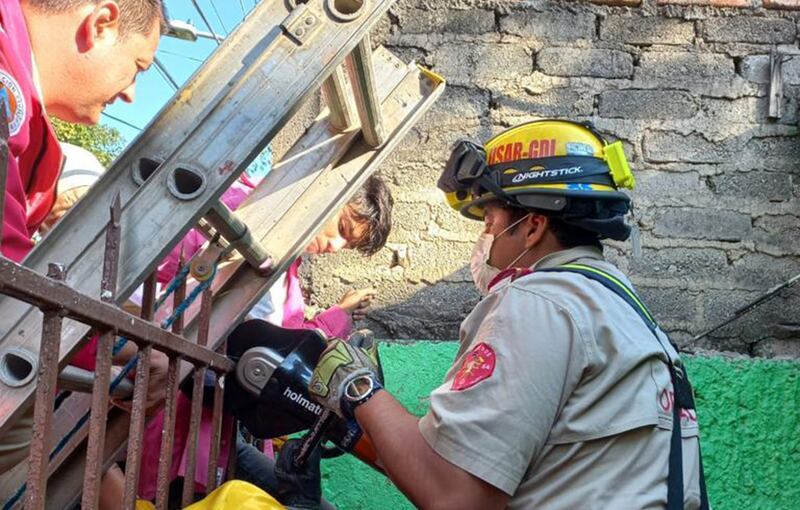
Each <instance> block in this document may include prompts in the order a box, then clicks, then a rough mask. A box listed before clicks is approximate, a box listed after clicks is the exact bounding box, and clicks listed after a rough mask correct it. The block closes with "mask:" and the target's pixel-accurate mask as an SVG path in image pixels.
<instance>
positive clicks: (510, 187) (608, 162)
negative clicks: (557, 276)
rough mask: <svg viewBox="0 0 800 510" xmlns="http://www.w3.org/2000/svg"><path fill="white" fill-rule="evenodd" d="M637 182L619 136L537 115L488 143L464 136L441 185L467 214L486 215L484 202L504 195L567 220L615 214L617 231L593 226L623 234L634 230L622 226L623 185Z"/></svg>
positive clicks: (455, 205)
mask: <svg viewBox="0 0 800 510" xmlns="http://www.w3.org/2000/svg"><path fill="white" fill-rule="evenodd" d="M634 182H635V181H634V178H633V174H632V173H631V170H630V167H629V166H628V162H627V160H626V159H625V153H624V151H623V149H622V143H621V142H614V143H611V144H609V143H607V142H606V141H605V140H604V139H603V137H602V136H601V135H600V134H599V133H598V132H597V131H596V130H595V129H594V127H593V126H591V124H588V123H587V124H580V123H576V122H572V121H566V120H539V121H533V122H527V123H525V124H521V125H518V126H515V127H513V128H510V129H507V130H506V131H503V132H502V133H500V134H498V135H497V136H495V137H493V138H492V139H490V140H489V141H487V142H486V144H485V145H484V146H483V147H481V146H480V145H478V144H475V143H473V142H469V141H460V142H458V143H457V144H456V146H455V147H454V148H453V152H452V153H451V155H450V159H449V160H448V162H447V166H446V167H445V170H444V172H443V173H442V176H441V177H440V179H439V188H441V189H442V190H443V191H444V192H445V196H446V200H447V203H448V204H449V205H450V207H452V208H453V209H455V210H457V211H459V212H461V214H463V215H464V216H466V217H467V218H471V219H476V220H480V219H482V218H483V206H484V204H486V203H488V202H491V201H496V200H500V201H502V202H504V203H506V204H508V205H511V206H515V207H520V208H524V209H530V210H534V211H537V212H540V213H542V214H549V215H552V216H557V217H562V218H570V219H576V218H577V217H589V218H588V219H590V218H591V217H592V216H598V215H599V217H600V218H601V219H604V220H608V219H614V220H615V222H616V223H617V225H616V226H612V230H614V232H612V233H609V232H606V231H605V227H598V228H597V229H596V228H592V229H591V230H595V231H598V229H599V231H598V234H600V235H601V237H611V238H614V239H618V238H620V237H622V236H623V232H622V230H625V232H624V237H627V232H628V229H627V228H626V229H622V230H620V229H619V228H618V227H619V225H624V223H621V222H622V216H624V214H625V213H627V211H628V210H629V208H630V198H629V197H628V195H627V194H625V193H623V192H622V191H620V190H619V188H629V189H633V186H634ZM617 220H618V221H617ZM572 223H577V222H574V221H573V222H572ZM580 226H581V227H584V228H587V227H586V225H580ZM590 226H591V225H590Z"/></svg>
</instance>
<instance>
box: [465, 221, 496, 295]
mask: <svg viewBox="0 0 800 510" xmlns="http://www.w3.org/2000/svg"><path fill="white" fill-rule="evenodd" d="M493 243H494V236H493V235H492V234H487V233H486V232H484V233H482V234H481V235H480V236H478V240H477V241H475V246H474V247H473V248H472V257H471V258H470V259H469V269H470V271H471V272H472V281H473V282H475V287H476V288H477V289H478V292H480V293H481V296H485V295H486V294H488V293H489V283H490V282H491V281H492V279H493V278H494V277H495V276H497V274H498V273H499V272H500V270H499V269H497V268H496V267H494V266H490V265H489V254H490V253H491V252H492V244H493Z"/></svg>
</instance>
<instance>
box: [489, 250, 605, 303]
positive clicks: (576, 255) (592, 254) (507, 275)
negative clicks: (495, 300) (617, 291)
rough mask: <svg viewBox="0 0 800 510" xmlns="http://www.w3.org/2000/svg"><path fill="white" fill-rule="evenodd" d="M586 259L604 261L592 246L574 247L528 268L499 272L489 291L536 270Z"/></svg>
mask: <svg viewBox="0 0 800 510" xmlns="http://www.w3.org/2000/svg"><path fill="white" fill-rule="evenodd" d="M587 258H588V259H594V260H605V258H604V257H603V252H602V251H601V250H600V249H598V248H595V247H594V246H576V247H574V248H568V249H566V250H561V251H557V252H553V253H549V254H547V255H545V256H544V257H542V258H540V259H539V260H537V261H536V262H534V264H533V265H532V266H531V267H530V268H527V267H510V268H508V269H505V270H503V271H500V272H499V273H498V274H496V275H495V277H494V278H492V281H491V282H489V291H490V292H494V291H496V290H499V289H502V288H503V287H506V286H508V285H509V284H510V283H511V282H513V281H514V280H516V279H517V278H519V277H521V276H525V275H527V274H530V273H532V272H534V271H536V270H537V269H548V268H551V267H556V266H561V265H564V264H569V263H570V262H575V261H576V260H578V259H587Z"/></svg>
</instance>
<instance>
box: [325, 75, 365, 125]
mask: <svg viewBox="0 0 800 510" xmlns="http://www.w3.org/2000/svg"><path fill="white" fill-rule="evenodd" d="M322 96H323V97H324V98H325V104H326V105H327V106H328V109H329V110H330V116H329V117H328V118H329V120H330V123H331V125H332V126H333V127H334V128H336V129H338V130H339V131H344V130H345V129H347V128H349V127H352V126H354V125H355V124H356V122H357V120H356V116H355V112H354V111H353V109H354V107H355V105H354V104H353V101H352V98H351V96H350V95H349V94H348V93H347V80H346V78H345V76H344V70H343V69H342V66H339V67H337V68H336V69H335V70H334V71H333V72H332V73H331V75H330V76H329V77H328V79H327V80H325V82H324V83H323V84H322Z"/></svg>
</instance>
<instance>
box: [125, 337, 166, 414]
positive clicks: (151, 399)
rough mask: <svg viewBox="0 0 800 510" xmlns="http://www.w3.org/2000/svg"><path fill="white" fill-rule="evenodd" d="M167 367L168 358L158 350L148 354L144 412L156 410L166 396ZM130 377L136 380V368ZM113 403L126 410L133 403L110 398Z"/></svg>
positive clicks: (129, 408) (151, 412)
mask: <svg viewBox="0 0 800 510" xmlns="http://www.w3.org/2000/svg"><path fill="white" fill-rule="evenodd" d="M168 369H169V358H168V357H167V355H166V354H164V353H163V352H160V351H155V350H154V351H153V352H152V353H151V354H150V381H149V383H148V385H147V400H146V402H145V414H146V415H147V416H150V415H152V414H154V413H155V412H156V411H158V410H159V409H160V408H161V406H162V404H163V403H164V400H165V399H166V396H167V371H168ZM130 378H131V379H132V380H133V381H136V368H133V369H132V370H131V373H130ZM112 402H113V404H114V405H116V406H117V407H120V408H122V409H124V410H126V411H128V412H130V411H131V406H132V405H133V401H132V400H122V401H121V400H112Z"/></svg>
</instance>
